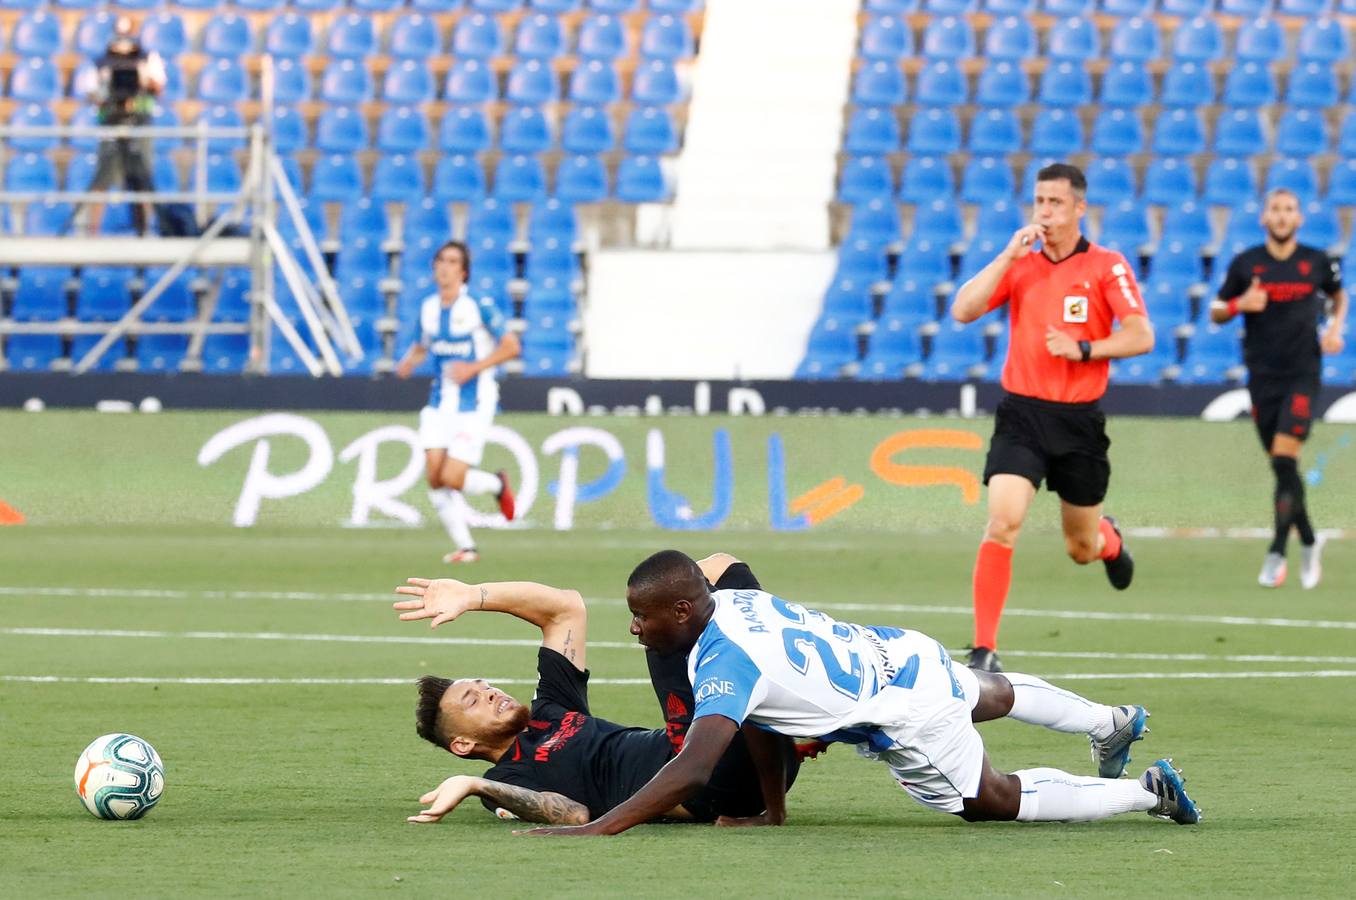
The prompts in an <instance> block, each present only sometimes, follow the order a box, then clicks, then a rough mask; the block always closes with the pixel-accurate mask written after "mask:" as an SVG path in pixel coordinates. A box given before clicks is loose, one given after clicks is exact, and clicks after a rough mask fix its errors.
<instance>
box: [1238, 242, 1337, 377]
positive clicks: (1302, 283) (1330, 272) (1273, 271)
mask: <svg viewBox="0 0 1356 900" xmlns="http://www.w3.org/2000/svg"><path fill="white" fill-rule="evenodd" d="M1253 278H1258V279H1260V280H1261V284H1262V288H1263V289H1264V290H1265V291H1266V292H1267V305H1266V309H1264V310H1262V311H1261V312H1260V313H1245V314H1244V317H1243V322H1244V329H1245V330H1244V336H1243V361H1244V362H1245V363H1246V364H1247V366H1248V371H1249V372H1250V373H1252V374H1254V375H1282V376H1288V375H1294V376H1299V375H1317V374H1318V372H1319V371H1320V370H1321V369H1322V359H1321V353H1320V351H1319V347H1318V323H1319V320H1320V319H1321V318H1322V317H1323V314H1324V303H1325V302H1326V300H1327V298H1328V297H1329V296H1331V295H1332V294H1333V293H1335V292H1336V291H1338V290H1340V289H1341V287H1342V265H1341V263H1339V262H1338V261H1337V260H1336V259H1333V258H1331V257H1330V256H1328V254H1326V253H1324V252H1323V251H1322V250H1319V249H1316V248H1314V247H1307V246H1305V245H1304V244H1299V245H1298V246H1296V247H1295V252H1294V253H1292V254H1290V257H1289V258H1288V259H1276V258H1275V257H1273V256H1272V255H1271V254H1270V253H1268V252H1267V248H1266V245H1265V244H1259V245H1257V246H1256V247H1250V248H1248V249H1247V250H1244V251H1243V252H1242V253H1240V254H1238V255H1237V256H1235V257H1234V258H1233V260H1232V261H1231V262H1230V263H1229V271H1228V274H1227V275H1226V276H1225V279H1224V283H1223V284H1222V285H1221V286H1220V289H1219V298H1220V299H1221V300H1226V301H1227V300H1233V299H1234V298H1236V297H1238V296H1240V295H1242V293H1243V292H1244V291H1246V290H1247V289H1248V285H1249V284H1251V283H1252V279H1253Z"/></svg>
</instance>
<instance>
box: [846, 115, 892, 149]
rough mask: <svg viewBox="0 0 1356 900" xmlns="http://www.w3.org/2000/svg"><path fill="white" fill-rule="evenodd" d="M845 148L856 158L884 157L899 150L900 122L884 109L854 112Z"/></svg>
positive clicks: (849, 124) (850, 120) (849, 121)
mask: <svg viewBox="0 0 1356 900" xmlns="http://www.w3.org/2000/svg"><path fill="white" fill-rule="evenodd" d="M843 147H844V149H846V150H847V152H848V153H850V154H852V155H854V156H884V155H886V154H888V153H894V152H896V151H898V150H899V121H898V120H897V119H896V118H895V116H894V112H893V111H891V110H882V109H857V110H853V112H852V116H851V118H849V119H848V129H847V137H846V138H845V139H844V141H843Z"/></svg>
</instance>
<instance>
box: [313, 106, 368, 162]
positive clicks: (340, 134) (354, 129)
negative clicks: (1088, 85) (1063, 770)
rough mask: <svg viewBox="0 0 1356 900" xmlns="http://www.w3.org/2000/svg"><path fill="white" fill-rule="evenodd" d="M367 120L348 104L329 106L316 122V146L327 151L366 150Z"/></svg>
mask: <svg viewBox="0 0 1356 900" xmlns="http://www.w3.org/2000/svg"><path fill="white" fill-rule="evenodd" d="M367 144H368V135H367V120H366V119H364V118H363V116H362V114H361V113H359V112H356V111H355V110H354V109H353V108H352V107H348V106H328V107H326V108H325V109H323V110H321V113H320V118H318V119H316V124H315V146H316V149H318V150H323V151H324V152H326V153H356V152H357V151H359V150H366V149H367Z"/></svg>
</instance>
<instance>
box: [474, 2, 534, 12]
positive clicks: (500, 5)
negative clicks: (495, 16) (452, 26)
mask: <svg viewBox="0 0 1356 900" xmlns="http://www.w3.org/2000/svg"><path fill="white" fill-rule="evenodd" d="M467 5H468V6H469V7H470V8H471V9H474V10H479V11H480V12H488V13H503V12H516V11H517V10H518V9H519V8H520V7H521V6H522V5H523V0H468V2H467Z"/></svg>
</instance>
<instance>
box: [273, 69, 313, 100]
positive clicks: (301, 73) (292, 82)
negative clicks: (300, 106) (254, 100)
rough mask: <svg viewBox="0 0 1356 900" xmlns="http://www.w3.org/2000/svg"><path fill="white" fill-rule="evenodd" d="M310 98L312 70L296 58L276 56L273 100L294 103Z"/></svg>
mask: <svg viewBox="0 0 1356 900" xmlns="http://www.w3.org/2000/svg"><path fill="white" fill-rule="evenodd" d="M310 99H311V73H310V71H309V70H308V69H307V68H306V67H305V66H304V65H301V64H300V63H298V62H297V60H295V59H287V58H286V57H275V58H274V60H273V101H274V102H275V103H281V104H294V103H301V102H303V101H306V100H310Z"/></svg>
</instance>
